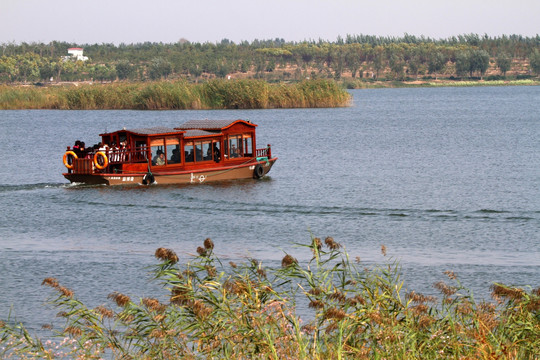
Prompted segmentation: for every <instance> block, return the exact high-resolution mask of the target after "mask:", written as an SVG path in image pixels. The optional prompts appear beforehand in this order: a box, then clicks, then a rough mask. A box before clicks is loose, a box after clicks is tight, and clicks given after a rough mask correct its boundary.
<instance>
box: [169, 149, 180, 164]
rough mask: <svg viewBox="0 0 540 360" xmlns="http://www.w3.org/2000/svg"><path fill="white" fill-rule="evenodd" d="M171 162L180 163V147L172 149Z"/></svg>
mask: <svg viewBox="0 0 540 360" xmlns="http://www.w3.org/2000/svg"><path fill="white" fill-rule="evenodd" d="M169 162H170V163H171V164H178V163H179V162H180V151H179V150H178V149H174V150H173V151H172V156H171V160H170V161H169Z"/></svg>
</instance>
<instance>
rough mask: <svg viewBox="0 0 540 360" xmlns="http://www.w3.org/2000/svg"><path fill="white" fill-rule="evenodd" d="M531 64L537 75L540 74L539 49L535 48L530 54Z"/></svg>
mask: <svg viewBox="0 0 540 360" xmlns="http://www.w3.org/2000/svg"><path fill="white" fill-rule="evenodd" d="M529 64H530V66H531V70H532V71H533V72H534V73H535V74H536V75H540V52H539V51H538V49H536V50H534V51H533V52H532V53H531V55H529Z"/></svg>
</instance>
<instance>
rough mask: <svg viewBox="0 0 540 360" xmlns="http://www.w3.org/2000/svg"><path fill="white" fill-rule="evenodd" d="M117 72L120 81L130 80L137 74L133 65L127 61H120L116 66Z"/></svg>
mask: <svg viewBox="0 0 540 360" xmlns="http://www.w3.org/2000/svg"><path fill="white" fill-rule="evenodd" d="M115 70H116V74H117V76H118V79H120V80H126V79H129V78H131V77H133V74H134V73H135V69H134V67H133V65H131V64H130V63H129V61H127V60H121V61H119V62H118V63H117V64H116V66H115Z"/></svg>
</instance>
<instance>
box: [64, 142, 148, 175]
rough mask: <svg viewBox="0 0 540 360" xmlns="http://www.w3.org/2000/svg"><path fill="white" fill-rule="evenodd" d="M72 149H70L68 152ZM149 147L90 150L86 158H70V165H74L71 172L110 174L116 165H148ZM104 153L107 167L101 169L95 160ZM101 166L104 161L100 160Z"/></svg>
mask: <svg viewBox="0 0 540 360" xmlns="http://www.w3.org/2000/svg"><path fill="white" fill-rule="evenodd" d="M69 150H70V149H69V148H68V151H69ZM148 150H149V147H148V146H141V147H137V148H135V149H134V150H130V149H127V148H123V149H110V148H109V149H107V150H97V151H95V150H90V151H87V152H86V153H85V157H84V158H77V159H74V158H73V157H72V156H71V155H69V157H68V163H69V164H72V165H73V168H72V169H70V171H69V172H72V173H75V174H92V173H98V172H110V171H111V170H112V168H113V167H114V165H119V164H125V163H146V162H148ZM98 152H101V153H104V154H105V155H106V157H107V163H108V164H107V166H106V167H105V168H103V169H99V168H98V167H97V166H96V164H95V161H96V160H94V157H95V155H96V153H98ZM98 161H100V164H104V162H103V159H101V158H98Z"/></svg>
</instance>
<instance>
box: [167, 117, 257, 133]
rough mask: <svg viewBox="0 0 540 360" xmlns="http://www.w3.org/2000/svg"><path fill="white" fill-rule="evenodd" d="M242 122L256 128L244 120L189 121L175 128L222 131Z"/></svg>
mask: <svg viewBox="0 0 540 360" xmlns="http://www.w3.org/2000/svg"><path fill="white" fill-rule="evenodd" d="M238 122H242V123H245V124H247V125H249V126H253V127H255V126H257V125H255V124H253V123H251V122H249V121H246V120H241V119H238V120H208V119H204V120H189V121H186V122H185V123H183V124H182V125H180V126H179V127H175V129H176V130H195V129H199V130H209V131H221V130H223V129H227V128H229V127H231V126H232V125H234V124H236V123H238Z"/></svg>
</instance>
